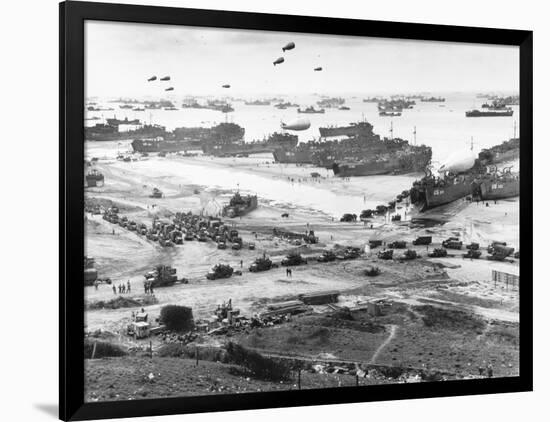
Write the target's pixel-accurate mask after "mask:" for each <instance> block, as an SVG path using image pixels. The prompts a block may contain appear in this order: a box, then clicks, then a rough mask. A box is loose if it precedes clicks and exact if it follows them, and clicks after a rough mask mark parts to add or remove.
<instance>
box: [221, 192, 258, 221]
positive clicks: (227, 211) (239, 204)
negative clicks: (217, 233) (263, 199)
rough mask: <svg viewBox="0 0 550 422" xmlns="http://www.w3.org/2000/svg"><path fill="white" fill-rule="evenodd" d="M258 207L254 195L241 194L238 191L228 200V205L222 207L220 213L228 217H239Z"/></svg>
mask: <svg viewBox="0 0 550 422" xmlns="http://www.w3.org/2000/svg"><path fill="white" fill-rule="evenodd" d="M256 208H258V197H257V196H256V195H254V196H252V195H247V196H241V194H240V193H239V192H236V193H235V195H233V197H232V198H231V199H230V200H229V205H227V206H225V207H223V210H222V215H223V216H225V217H229V218H234V217H240V216H243V215H245V214H248V213H249V212H250V211H254V210H255V209H256Z"/></svg>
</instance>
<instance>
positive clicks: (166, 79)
mask: <svg viewBox="0 0 550 422" xmlns="http://www.w3.org/2000/svg"><path fill="white" fill-rule="evenodd" d="M160 80H161V81H169V80H170V76H165V77H163V78H160Z"/></svg>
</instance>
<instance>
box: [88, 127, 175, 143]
mask: <svg viewBox="0 0 550 422" xmlns="http://www.w3.org/2000/svg"><path fill="white" fill-rule="evenodd" d="M164 136H167V133H166V131H163V130H159V131H146V132H145V131H144V132H141V131H128V132H110V133H98V132H93V131H90V130H86V131H85V135H84V137H85V139H86V140H87V141H96V142H106V141H122V140H126V139H147V138H155V137H164Z"/></svg>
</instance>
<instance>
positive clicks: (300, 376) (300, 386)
mask: <svg viewBox="0 0 550 422" xmlns="http://www.w3.org/2000/svg"><path fill="white" fill-rule="evenodd" d="M301 389H302V370H301V369H298V390H301Z"/></svg>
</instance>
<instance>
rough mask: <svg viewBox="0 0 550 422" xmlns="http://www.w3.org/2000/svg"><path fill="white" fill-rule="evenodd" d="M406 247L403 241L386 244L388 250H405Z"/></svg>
mask: <svg viewBox="0 0 550 422" xmlns="http://www.w3.org/2000/svg"><path fill="white" fill-rule="evenodd" d="M406 247H407V242H405V241H404V240H395V241H393V242H390V243H388V248H390V249H405V248H406Z"/></svg>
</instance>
